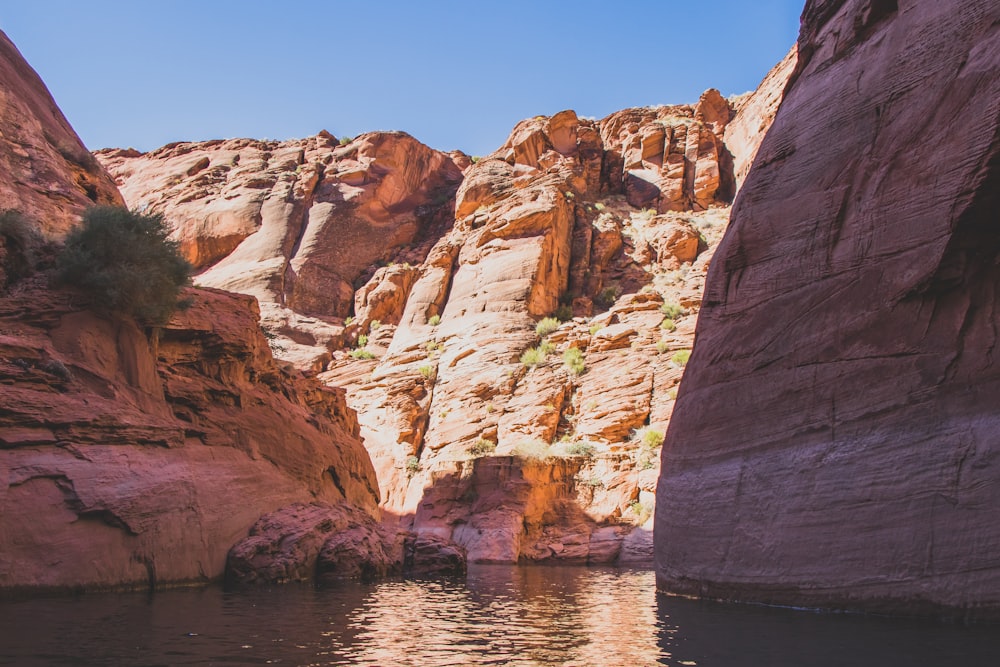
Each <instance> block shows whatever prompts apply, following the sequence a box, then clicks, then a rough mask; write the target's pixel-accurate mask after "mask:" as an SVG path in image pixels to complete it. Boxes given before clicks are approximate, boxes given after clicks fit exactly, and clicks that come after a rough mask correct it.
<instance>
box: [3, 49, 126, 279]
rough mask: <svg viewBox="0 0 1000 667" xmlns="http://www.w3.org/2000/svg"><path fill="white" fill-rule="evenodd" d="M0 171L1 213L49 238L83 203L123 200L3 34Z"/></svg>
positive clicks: (60, 230) (57, 235)
mask: <svg viewBox="0 0 1000 667" xmlns="http://www.w3.org/2000/svg"><path fill="white" fill-rule="evenodd" d="M0 174H3V178H0V211H6V210H17V211H20V212H21V213H22V214H24V215H25V216H26V217H28V218H30V219H32V220H34V221H36V224H37V225H38V228H39V230H40V231H41V232H42V233H43V234H44V235H45V236H46V237H48V238H61V237H62V236H63V235H65V233H66V232H67V231H68V230H69V229H70V228H71V227H72V226H73V225H74V224H76V223H77V222H79V220H80V212H81V211H82V210H83V209H84V208H86V207H87V206H93V205H94V204H117V205H121V204H122V197H121V195H120V194H119V193H118V189H117V188H116V187H115V185H114V183H113V182H112V181H111V179H110V178H108V175H107V173H106V172H105V171H104V169H103V168H101V165H100V164H98V162H97V160H95V159H94V156H93V155H91V154H90V152H89V151H88V150H87V149H86V148H84V146H83V144H82V143H80V139H79V137H77V136H76V132H74V131H73V128H72V127H70V125H69V123H68V122H67V121H66V118H65V117H64V116H63V114H62V112H61V111H60V110H59V107H57V106H56V103H55V102H54V101H53V100H52V96H51V95H49V91H48V90H47V89H46V88H45V84H43V83H42V80H41V79H39V78H38V75H37V74H35V71H34V70H33V69H31V67H30V66H29V65H28V64H27V63H26V62H25V61H24V58H22V57H21V54H20V53H19V52H18V50H17V48H16V47H15V46H14V45H13V44H12V43H11V41H10V40H9V39H8V38H7V35H5V34H4V33H3V32H0ZM0 284H2V280H0Z"/></svg>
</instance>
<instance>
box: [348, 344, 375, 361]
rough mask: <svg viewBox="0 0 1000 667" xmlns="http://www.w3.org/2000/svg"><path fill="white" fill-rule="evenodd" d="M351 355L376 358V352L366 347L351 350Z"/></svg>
mask: <svg viewBox="0 0 1000 667" xmlns="http://www.w3.org/2000/svg"><path fill="white" fill-rule="evenodd" d="M350 355H351V359H374V358H375V354H374V353H372V352H369V351H368V350H366V349H364V348H362V347H359V348H358V349H356V350H351V352H350Z"/></svg>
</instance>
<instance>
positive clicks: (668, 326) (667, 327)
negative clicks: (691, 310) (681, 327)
mask: <svg viewBox="0 0 1000 667" xmlns="http://www.w3.org/2000/svg"><path fill="white" fill-rule="evenodd" d="M660 328H661V329H663V330H664V331H670V332H674V331H677V323H676V322H674V321H673V320H672V319H670V318H669V317H667V318H665V319H664V320H663V321H662V322H660Z"/></svg>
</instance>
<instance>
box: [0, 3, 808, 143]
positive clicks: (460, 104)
mask: <svg viewBox="0 0 1000 667" xmlns="http://www.w3.org/2000/svg"><path fill="white" fill-rule="evenodd" d="M803 2H804V0H754V1H750V0H715V1H714V2H703V1H701V0H684V1H676V0H641V1H640V0H631V1H630V0H602V1H597V0H575V1H573V2H562V1H560V2H555V1H546V0H466V1H464V2H458V1H451V0H440V1H438V0H422V1H421V0H380V1H376V0H367V1H366V0H353V1H351V2H345V1H341V0H327V1H320V0H300V1H295V0H273V1H268V2H264V1H256V0H89V1H87V2H81V1H80V0H30V1H27V0H21V1H17V0H10V1H9V2H3V3H2V4H0V28H2V29H3V31H4V32H6V33H7V35H8V37H10V38H11V40H13V42H14V43H15V44H16V45H17V47H18V48H19V49H20V51H21V53H22V54H24V56H25V58H27V60H28V62H29V63H30V64H31V65H32V66H33V67H34V68H35V70H36V71H37V72H38V73H39V74H40V75H41V77H42V79H43V80H44V81H45V83H46V84H47V85H48V87H49V90H50V91H51V92H52V95H53V96H54V97H55V99H56V102H57V103H58V104H59V106H60V108H61V109H62V110H63V113H65V114H66V116H67V118H69V121H70V123H71V124H72V125H73V127H74V128H76V130H77V132H78V133H79V134H80V136H81V138H82V139H83V141H84V143H86V144H87V146H88V147H89V148H91V149H96V148H103V147H107V146H121V147H125V146H132V147H135V148H138V149H140V150H150V149H153V148H157V147H159V146H161V145H163V144H166V143H169V142H171V141H180V140H203V139H215V138H227V137H255V138H269V139H287V138H290V137H305V136H309V135H313V134H315V133H316V132H318V131H319V130H321V129H326V130H328V131H330V132H332V133H333V134H335V135H337V136H344V135H352V136H353V135H356V134H358V133H360V132H365V131H369V130H404V131H406V132H409V133H410V134H412V135H413V136H415V137H416V138H417V139H419V140H421V141H423V142H424V143H426V144H428V145H430V146H432V147H434V148H438V149H442V150H449V149H453V148H458V149H462V150H464V151H466V152H467V153H470V154H473V155H482V154H486V153H489V152H491V151H493V150H495V149H496V148H498V147H499V146H500V145H501V144H502V143H503V142H504V140H505V139H506V137H507V135H508V134H509V132H510V129H511V128H512V127H513V126H514V124H515V123H516V122H517V121H519V120H521V119H522V118H527V117H530V116H534V115H538V114H546V115H549V114H553V113H555V112H557V111H560V110H562V109H574V110H576V112H577V113H578V114H580V115H583V116H595V117H598V118H600V117H603V116H605V115H607V114H609V113H611V112H612V111H616V110H618V109H623V108H625V107H630V106H643V105H653V104H676V103H684V102H694V101H696V100H697V99H698V96H699V95H700V93H701V92H702V91H703V90H705V89H706V88H710V87H714V88H718V89H719V90H721V91H722V93H723V94H724V95H730V94H735V93H742V92H745V91H747V90H752V89H753V88H755V87H756V86H757V84H758V83H759V82H760V80H761V79H762V78H763V77H764V75H765V74H766V73H767V71H768V70H769V69H770V68H771V67H772V66H773V65H774V64H775V63H777V62H778V61H779V60H780V59H781V58H782V56H784V54H785V53H786V52H787V51H788V49H789V48H790V47H791V45H792V44H793V43H794V42H795V39H796V36H797V33H798V17H799V14H800V13H801V10H802V4H803Z"/></svg>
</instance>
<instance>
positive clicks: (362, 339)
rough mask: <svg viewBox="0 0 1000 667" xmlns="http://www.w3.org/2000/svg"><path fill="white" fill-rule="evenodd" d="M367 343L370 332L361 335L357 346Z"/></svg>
mask: <svg viewBox="0 0 1000 667" xmlns="http://www.w3.org/2000/svg"><path fill="white" fill-rule="evenodd" d="M367 344H368V334H361V335H359V336H358V344H357V347H364V346H365V345H367Z"/></svg>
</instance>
